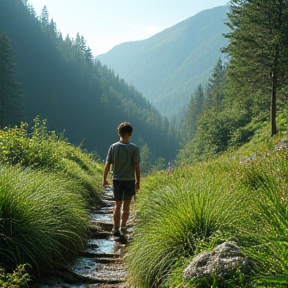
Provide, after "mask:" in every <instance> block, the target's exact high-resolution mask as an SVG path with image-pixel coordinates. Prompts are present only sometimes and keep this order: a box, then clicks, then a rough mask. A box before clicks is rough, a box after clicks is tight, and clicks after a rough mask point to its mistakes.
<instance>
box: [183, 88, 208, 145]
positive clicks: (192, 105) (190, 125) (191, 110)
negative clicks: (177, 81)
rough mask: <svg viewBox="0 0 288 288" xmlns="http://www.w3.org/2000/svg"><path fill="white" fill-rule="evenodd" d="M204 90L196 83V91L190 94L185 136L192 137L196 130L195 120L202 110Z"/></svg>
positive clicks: (189, 138)
mask: <svg viewBox="0 0 288 288" xmlns="http://www.w3.org/2000/svg"><path fill="white" fill-rule="evenodd" d="M203 101H204V91H203V88H202V85H201V84H200V85H198V88H197V91H196V92H195V94H193V95H192V97H191V100H190V102H189V105H188V111H187V114H186V117H185V127H186V131H185V132H186V133H185V134H186V136H187V137H188V140H191V139H193V137H194V135H195V134H196V131H197V120H198V117H199V115H201V114H202V111H203Z"/></svg>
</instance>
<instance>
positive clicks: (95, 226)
mask: <svg viewBox="0 0 288 288" xmlns="http://www.w3.org/2000/svg"><path fill="white" fill-rule="evenodd" d="M111 199H112V191H111V189H110V188H107V189H106V190H105V193H104V201H105V203H106V204H105V205H104V206H101V207H96V208H93V209H92V211H91V223H90V229H91V232H92V233H91V238H90V239H89V241H88V246H87V249H86V250H85V251H83V252H82V253H81V254H80V255H79V257H78V258H77V260H76V262H75V263H74V264H73V265H72V266H71V267H63V269H61V271H58V272H59V275H57V276H54V277H53V278H51V277H50V278H47V279H43V281H42V283H41V284H39V285H37V288H52V287H53V288H76V287H77V288H84V287H85V288H92V287H97V288H103V287H105V288H125V287H127V283H126V282H125V278H126V270H125V267H124V265H123V256H124V254H125V250H126V247H127V245H128V242H129V240H130V238H131V232H132V224H131V220H130V221H129V222H128V234H127V235H125V236H124V235H122V236H120V237H116V238H115V237H113V236H112V234H111V231H112V226H113V225H112V214H113V205H114V202H113V201H112V200H111Z"/></svg>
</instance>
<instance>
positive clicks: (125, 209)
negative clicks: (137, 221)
mask: <svg viewBox="0 0 288 288" xmlns="http://www.w3.org/2000/svg"><path fill="white" fill-rule="evenodd" d="M130 204H131V200H129V201H124V202H123V213H122V223H121V226H122V227H126V224H127V221H128V218H129V214H130Z"/></svg>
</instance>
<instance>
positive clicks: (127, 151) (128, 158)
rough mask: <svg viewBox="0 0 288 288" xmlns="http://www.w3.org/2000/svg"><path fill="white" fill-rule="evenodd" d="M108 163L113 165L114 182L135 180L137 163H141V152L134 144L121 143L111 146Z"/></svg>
mask: <svg viewBox="0 0 288 288" xmlns="http://www.w3.org/2000/svg"><path fill="white" fill-rule="evenodd" d="M106 161H107V162H108V163H109V164H112V165H113V180H124V181H128V180H135V163H140V150H139V148H138V146H136V145H135V144H133V143H128V144H126V143H122V142H120V141H119V142H116V143H114V144H112V145H111V146H110V148H109V150H108V154H107V158H106Z"/></svg>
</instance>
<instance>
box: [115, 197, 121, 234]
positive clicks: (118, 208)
mask: <svg viewBox="0 0 288 288" xmlns="http://www.w3.org/2000/svg"><path fill="white" fill-rule="evenodd" d="M121 206H122V201H115V206H114V213H113V222H114V229H119V228H120V219H121Z"/></svg>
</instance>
